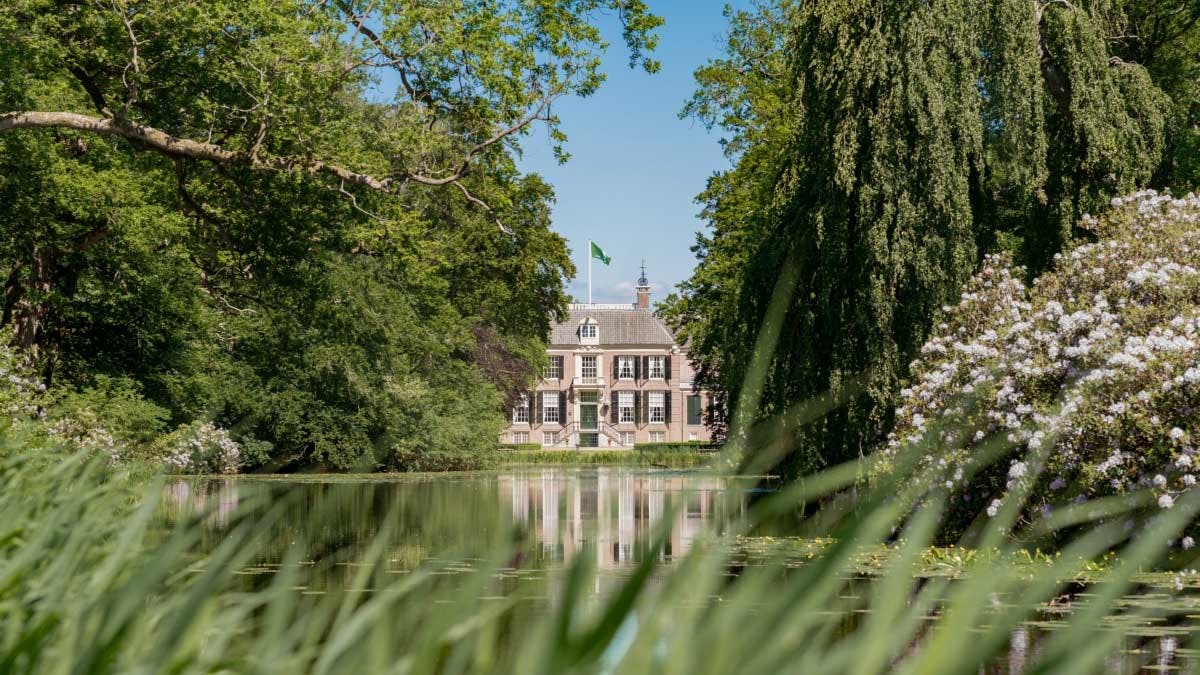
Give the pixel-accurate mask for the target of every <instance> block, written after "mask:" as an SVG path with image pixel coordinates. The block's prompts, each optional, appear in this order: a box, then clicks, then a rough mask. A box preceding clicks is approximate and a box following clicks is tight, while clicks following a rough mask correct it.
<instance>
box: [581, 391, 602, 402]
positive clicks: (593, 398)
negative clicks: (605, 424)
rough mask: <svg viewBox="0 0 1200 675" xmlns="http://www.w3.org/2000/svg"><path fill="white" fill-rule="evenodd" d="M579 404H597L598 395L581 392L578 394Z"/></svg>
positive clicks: (597, 393) (598, 400)
mask: <svg viewBox="0 0 1200 675" xmlns="http://www.w3.org/2000/svg"><path fill="white" fill-rule="evenodd" d="M579 402H580V403H599V402H600V393H599V392H595V391H581V392H579Z"/></svg>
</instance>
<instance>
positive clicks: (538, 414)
mask: <svg viewBox="0 0 1200 675" xmlns="http://www.w3.org/2000/svg"><path fill="white" fill-rule="evenodd" d="M530 401H531V402H532V403H533V404H534V405H535V406H536V408H534V411H533V415H531V416H530V419H532V420H533V423H534V424H541V423H542V392H540V391H539V392H538V393H537V396H534V397H533V398H531V399H530Z"/></svg>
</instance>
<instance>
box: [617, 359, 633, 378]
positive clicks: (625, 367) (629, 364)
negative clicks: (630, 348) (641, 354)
mask: <svg viewBox="0 0 1200 675" xmlns="http://www.w3.org/2000/svg"><path fill="white" fill-rule="evenodd" d="M617 377H618V378H620V379H622V380H632V379H633V357H632V356H618V357H617Z"/></svg>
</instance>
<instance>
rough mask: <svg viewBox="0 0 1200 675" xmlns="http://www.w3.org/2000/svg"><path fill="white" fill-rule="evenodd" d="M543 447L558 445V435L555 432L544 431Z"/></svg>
mask: <svg viewBox="0 0 1200 675" xmlns="http://www.w3.org/2000/svg"><path fill="white" fill-rule="evenodd" d="M542 445H558V433H557V432H554V431H543V432H542Z"/></svg>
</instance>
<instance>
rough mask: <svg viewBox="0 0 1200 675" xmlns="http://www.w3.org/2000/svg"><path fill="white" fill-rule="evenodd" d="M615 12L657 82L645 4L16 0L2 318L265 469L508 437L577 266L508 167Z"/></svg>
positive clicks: (589, 69) (0, 42)
mask: <svg viewBox="0 0 1200 675" xmlns="http://www.w3.org/2000/svg"><path fill="white" fill-rule="evenodd" d="M604 13H611V14H613V15H615V16H616V19H617V20H619V21H621V22H622V25H623V27H624V41H625V42H626V44H627V46H628V47H629V49H630V54H631V56H630V65H631V66H634V65H640V66H641V67H642V68H644V69H645V70H647V71H651V72H652V71H654V70H655V69H656V68H657V64H656V63H655V62H654V61H652V60H650V59H649V58H647V57H646V56H645V52H646V51H648V50H650V49H652V48H653V47H654V45H655V42H656V39H657V38H656V36H655V35H654V29H655V28H656V27H657V26H658V25H659V23H660V22H661V21H660V20H659V19H658V18H657V17H654V16H653V15H651V14H649V13H648V11H647V9H646V7H645V5H644V4H643V3H642V2H640V1H635V2H628V1H625V0H572V1H569V2H564V3H555V4H554V6H553V7H548V6H547V5H546V3H543V2H539V1H536V0H511V1H502V2H495V3H436V4H432V5H428V4H420V5H416V6H414V5H413V4H412V3H407V2H399V1H394V0H382V1H370V0H312V1H309V0H285V1H283V2H276V1H274V0H271V1H267V0H250V1H249V2H247V1H245V0H238V1H236V2H234V1H233V0H216V1H214V2H204V3H195V2H187V1H183V0H180V1H178V2H154V3H137V2H126V1H124V0H112V1H108V0H105V1H100V0H97V1H95V2H56V1H53V0H17V1H16V2H12V3H7V4H6V5H5V6H4V7H2V8H0V111H8V112H0V163H2V164H3V166H4V175H3V176H2V177H0V193H3V195H4V196H5V198H6V203H7V204H11V205H12V206H11V208H8V209H6V211H5V213H3V214H0V263H2V264H3V267H4V269H3V273H4V274H5V275H6V280H7V283H6V286H5V305H4V314H3V321H2V323H3V325H5V326H9V327H11V329H12V330H13V335H14V338H13V342H14V344H15V345H16V346H17V347H18V348H19V349H21V350H22V351H23V352H24V353H25V354H27V355H31V356H33V357H35V359H36V361H37V362H38V364H39V367H40V369H41V372H42V374H43V378H44V379H45V380H46V381H48V382H61V384H62V386H64V387H68V388H70V387H84V386H89V384H90V382H91V381H92V380H94V379H95V378H96V377H97V376H98V375H105V376H111V377H129V378H133V379H134V380H136V382H137V384H138V386H139V387H140V390H141V391H142V392H143V393H144V394H145V395H146V396H147V397H148V398H150V399H151V400H153V401H155V402H156V403H157V404H159V405H161V406H163V407H165V408H166V409H168V410H169V411H170V414H171V417H172V419H173V420H174V421H175V422H190V421H191V420H193V419H215V420H217V421H219V422H221V423H222V424H224V425H226V426H229V427H230V428H232V429H233V430H234V431H235V433H236V434H238V435H239V440H240V441H242V442H245V443H247V444H248V446H249V452H247V453H246V456H247V457H251V458H254V460H255V461H260V462H265V461H268V460H270V461H272V462H274V464H275V465H276V466H279V465H286V464H288V463H307V462H321V463H329V464H333V465H336V466H342V467H348V466H363V465H372V464H374V465H379V464H387V463H389V462H392V463H393V464H396V463H399V464H403V463H404V461H407V460H396V459H395V458H397V457H408V458H411V457H412V456H413V453H414V452H425V451H429V450H431V449H447V448H451V449H452V448H455V447H456V446H457V447H458V448H459V449H460V450H475V449H478V448H479V447H480V443H482V442H483V440H484V439H488V438H489V435H490V442H491V443H492V444H494V441H495V434H496V433H497V432H498V430H499V425H500V419H499V415H498V413H497V411H498V409H499V406H500V405H501V403H502V402H503V400H504V399H505V397H509V396H512V395H513V394H514V392H517V391H520V390H522V389H524V388H525V387H526V384H527V380H528V378H529V377H531V374H532V373H534V372H535V368H536V367H537V363H538V362H537V359H538V358H539V357H540V355H541V352H542V351H543V349H541V348H539V346H540V345H541V344H542V342H543V341H544V339H545V336H546V335H547V333H548V327H549V323H550V321H551V320H552V319H553V318H554V317H555V316H556V315H557V314H559V313H561V312H562V311H565V296H564V294H563V280H564V278H565V277H566V276H568V275H570V274H571V273H572V272H573V268H572V267H571V264H570V261H569V258H568V255H567V252H566V246H565V242H564V241H563V240H562V239H561V237H559V236H558V235H555V234H553V233H552V232H550V230H549V208H548V203H549V201H550V200H551V199H552V197H553V195H552V191H551V189H550V187H549V186H547V185H546V184H545V183H544V182H542V181H541V179H540V178H538V177H537V176H522V175H521V174H520V173H519V171H518V170H517V168H516V165H515V162H514V155H515V153H517V152H519V149H520V146H519V140H520V138H521V137H522V136H524V135H525V134H527V133H528V132H529V131H530V129H531V128H532V126H533V125H535V124H542V125H546V126H547V127H548V128H549V130H550V131H549V133H550V135H551V137H552V138H553V139H554V141H555V143H556V144H557V149H558V150H559V152H560V156H561V157H562V158H563V159H565V158H566V154H565V151H563V150H562V148H563V146H562V144H563V143H564V142H565V140H566V138H565V136H564V135H563V134H562V133H561V131H560V130H559V126H558V124H559V121H558V118H557V116H556V115H555V114H554V112H553V104H554V102H555V101H556V100H558V99H559V98H560V97H562V96H568V95H581V96H586V95H588V94H590V93H591V92H593V91H594V90H595V89H596V87H597V86H599V85H600V83H601V82H602V80H603V73H602V72H601V71H600V69H599V63H600V61H599V54H600V51H601V50H602V49H604V48H605V45H604V43H603V42H602V40H601V38H600V32H599V29H598V28H597V24H596V21H597V20H598V19H599V18H601V15H603V14H604ZM498 363H499V364H503V365H504V367H503V368H492V367H491V366H493V365H495V364H498ZM431 427H437V429H432V428H431ZM447 429H457V430H463V433H460V434H459V435H458V436H457V437H455V436H454V434H453V433H450V432H449V431H445V430H447ZM410 465H411V464H410Z"/></svg>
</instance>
